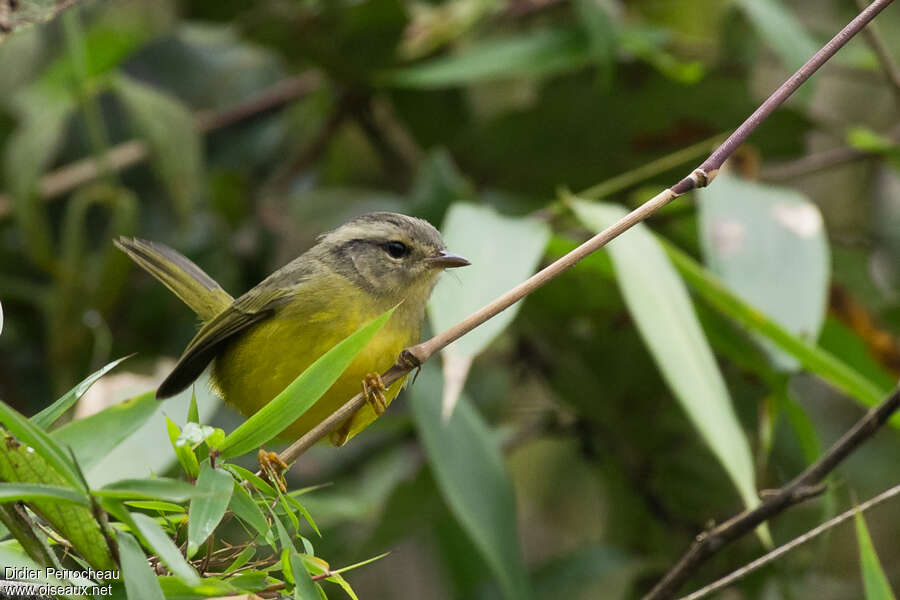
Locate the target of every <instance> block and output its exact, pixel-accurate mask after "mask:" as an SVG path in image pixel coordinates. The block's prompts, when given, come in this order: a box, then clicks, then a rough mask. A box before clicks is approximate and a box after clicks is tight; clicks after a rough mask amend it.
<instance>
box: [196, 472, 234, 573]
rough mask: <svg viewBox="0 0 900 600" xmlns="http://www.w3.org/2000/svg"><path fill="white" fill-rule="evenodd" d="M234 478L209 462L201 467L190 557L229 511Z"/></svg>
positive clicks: (197, 485)
mask: <svg viewBox="0 0 900 600" xmlns="http://www.w3.org/2000/svg"><path fill="white" fill-rule="evenodd" d="M233 481H234V479H232V477H231V475H229V474H228V473H226V472H225V471H223V470H222V469H213V468H212V467H210V466H209V463H208V462H207V463H203V465H202V466H201V467H200V476H199V477H197V483H196V484H195V486H196V488H197V493H198V495H197V497H195V498H194V499H193V500H191V506H190V508H189V509H188V547H187V556H188V558H190V557H192V556H193V555H194V554H196V553H197V549H198V548H199V547H200V544H202V543H203V542H205V541H206V538H208V537H209V534H211V533H212V532H213V530H214V529H215V528H216V525H218V524H219V521H221V520H222V517H223V516H224V515H225V510H226V509H227V508H228V502H229V500H231V492H232V490H233V487H234V486H233V483H232V482H233Z"/></svg>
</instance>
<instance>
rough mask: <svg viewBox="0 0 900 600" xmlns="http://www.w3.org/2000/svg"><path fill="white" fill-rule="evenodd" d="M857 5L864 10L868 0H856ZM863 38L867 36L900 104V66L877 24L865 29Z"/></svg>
mask: <svg viewBox="0 0 900 600" xmlns="http://www.w3.org/2000/svg"><path fill="white" fill-rule="evenodd" d="M856 5H857V6H858V7H859V9H860V10H862V9H864V8H865V7H866V0H856ZM863 36H865V38H866V41H867V42H868V43H869V47H870V48H872V51H873V52H874V53H875V56H877V57H878V62H880V63H881V68H882V69H883V70H884V76H885V78H887V81H888V85H890V87H891V91H892V92H894V96H896V97H897V102H900V66H898V65H897V63H896V62H895V61H894V59H893V58H892V57H891V53H890V52H889V51H888V47H887V44H885V43H884V39H883V38H882V37H881V32H880V31H879V30H878V27H876V25H875V23H872V24H870V25H869V26H868V27H866V28H865V29H863Z"/></svg>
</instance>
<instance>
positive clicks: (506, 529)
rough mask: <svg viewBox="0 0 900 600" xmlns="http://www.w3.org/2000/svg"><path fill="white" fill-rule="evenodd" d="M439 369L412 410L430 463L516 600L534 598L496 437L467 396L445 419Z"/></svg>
mask: <svg viewBox="0 0 900 600" xmlns="http://www.w3.org/2000/svg"><path fill="white" fill-rule="evenodd" d="M441 386H442V382H441V377H440V375H439V374H438V372H437V367H435V366H433V365H432V363H427V364H426V365H425V366H424V367H423V368H422V372H421V374H420V375H419V380H418V381H417V382H416V385H414V386H412V388H410V392H411V394H412V397H411V401H410V407H411V409H412V414H413V418H414V420H415V424H416V429H417V430H418V432H419V437H420V438H421V440H422V444H423V445H424V447H425V453H426V456H427V458H428V463H429V464H430V465H431V468H432V469H433V470H434V474H435V478H436V480H437V484H438V487H439V488H440V489H441V491H442V493H443V495H444V498H445V499H446V501H447V505H448V506H449V507H450V510H451V511H452V512H453V514H454V516H455V517H456V518H457V519H458V520H459V523H460V524H461V525H462V527H463V529H464V530H465V531H466V533H467V534H468V535H469V537H470V538H471V539H472V541H473V542H474V545H475V547H476V548H477V549H478V551H479V553H480V554H481V555H482V556H483V557H484V559H485V562H486V563H487V565H488V567H489V568H490V570H491V571H492V572H493V574H494V575H495V576H496V578H497V579H498V580H499V582H500V587H501V588H502V589H503V592H504V596H505V597H506V598H508V599H510V600H513V599H515V600H526V599H527V598H530V597H531V589H530V586H529V584H528V574H527V572H526V570H525V566H524V563H523V561H522V554H521V551H520V548H519V535H518V533H517V531H516V502H515V495H514V493H513V487H512V483H511V481H510V479H509V475H508V474H507V472H506V468H505V465H504V463H503V456H502V455H501V453H500V449H499V448H498V446H497V443H496V438H495V436H494V435H493V434H492V432H491V431H490V429H488V427H487V425H486V424H485V422H484V421H483V420H482V419H481V417H480V416H479V415H478V413H477V412H476V411H475V410H474V409H473V408H472V407H471V406H470V405H469V403H468V402H467V401H466V400H465V397H462V398H461V399H460V402H459V404H458V406H457V407H456V410H455V411H454V412H453V415H452V416H451V417H450V420H449V421H444V420H443V419H442V418H441V410H440V407H439V405H438V402H437V392H438V390H440V389H441Z"/></svg>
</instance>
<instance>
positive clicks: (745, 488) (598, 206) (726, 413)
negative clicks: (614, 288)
mask: <svg viewBox="0 0 900 600" xmlns="http://www.w3.org/2000/svg"><path fill="white" fill-rule="evenodd" d="M571 206H572V208H573V210H574V211H575V214H576V215H577V217H578V218H579V220H580V221H581V222H582V223H584V224H585V225H586V226H587V227H588V228H590V229H591V230H593V231H598V232H599V231H601V230H603V229H605V228H606V227H608V226H610V225H611V224H612V223H613V222H615V221H616V220H617V219H619V218H621V217H622V216H624V215H625V214H626V212H625V210H624V209H622V208H621V207H618V206H615V205H611V204H605V203H588V202H584V201H582V200H577V199H572V201H571ZM607 251H608V252H609V255H610V257H611V258H612V261H613V266H614V268H615V272H616V279H617V280H618V282H619V286H620V288H621V290H622V294H623V296H624V297H625V303H626V304H627V305H628V309H629V312H630V313H631V315H632V316H633V317H634V320H635V324H636V325H637V328H638V331H639V332H640V334H641V337H642V338H643V339H644V343H646V344H647V347H648V349H649V350H650V353H651V355H652V356H653V358H654V360H655V361H656V364H657V365H658V367H659V369H660V372H661V373H662V376H663V378H664V379H665V381H666V383H667V384H668V386H669V388H670V389H671V390H672V393H673V394H674V395H675V397H676V398H677V399H678V401H679V402H680V404H681V406H682V407H683V408H684V410H685V412H686V413H687V415H688V417H689V418H690V419H691V421H692V422H693V423H694V426H695V427H696V428H697V430H698V431H699V432H700V434H701V435H702V436H703V439H704V440H705V441H706V443H707V444H708V445H709V447H710V449H711V450H712V452H713V454H714V455H715V456H716V458H717V459H718V460H719V462H720V463H721V464H722V466H723V467H724V468H725V471H726V472H727V473H728V475H729V476H730V477H731V480H732V481H733V482H734V484H735V486H736V487H737V489H738V492H740V495H741V497H742V498H743V500H744V503H745V504H746V505H747V506H748V507H753V506H756V505H757V504H759V497H758V496H757V494H756V484H755V476H754V471H753V459H752V454H751V452H750V444H749V442H748V441H747V437H746V435H745V434H744V431H743V429H741V426H740V423H739V422H738V419H737V416H736V415H735V414H734V408H733V407H732V403H731V397H730V395H729V394H728V389H727V387H726V386H725V380H724V378H723V377H722V374H721V372H720V371H719V367H718V365H717V364H716V361H715V358H714V357H713V353H712V350H711V349H710V347H709V343H708V342H707V340H706V337H705V336H704V334H703V330H702V329H701V327H700V323H699V321H698V320H697V315H696V313H695V312H694V307H693V305H692V303H691V299H690V296H689V295H688V293H687V289H686V288H685V286H684V283H683V282H682V281H681V278H680V277H679V276H678V274H677V272H676V271H675V269H674V268H673V267H672V264H671V263H670V262H669V259H668V258H667V257H666V254H665V251H664V250H663V249H662V247H661V246H660V245H659V243H658V242H657V241H656V238H654V236H653V234H652V233H650V232H649V231H648V230H647V229H646V227H644V226H643V225H641V224H639V225H636V226H635V227H632V228H631V229H629V230H628V231H627V232H625V233H624V234H622V235H621V236H619V237H618V238H616V239H615V240H613V241H612V242H611V243H610V244H609V245H608V246H607Z"/></svg>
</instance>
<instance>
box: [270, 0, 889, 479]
mask: <svg viewBox="0 0 900 600" xmlns="http://www.w3.org/2000/svg"><path fill="white" fill-rule="evenodd" d="M892 1H893V0H875V2H873V3H872V4H871V5H869V6H868V7H867V8H866V9H865V10H863V11H862V12H861V13H860V14H859V15H857V16H856V18H854V19H853V20H852V21H851V22H850V23H849V24H848V25H847V26H846V27H844V28H843V29H842V30H841V31H840V32H839V33H838V34H837V35H836V36H834V38H832V39H831V41H829V42H828V43H827V44H825V46H823V47H822V48H821V49H820V50H819V51H818V52H816V53H815V55H814V56H813V57H812V58H811V59H809V60H808V61H807V62H806V64H804V65H803V66H802V67H800V69H798V70H797V72H796V73H794V74H793V75H792V76H791V77H790V79H788V80H787V81H785V82H784V83H783V84H781V86H779V87H778V89H776V90H775V91H774V92H773V93H772V95H771V96H769V97H768V98H767V99H766V101H765V102H763V103H762V104H761V105H760V107H759V108H757V109H756V111H754V112H753V114H752V115H750V117H748V118H747V120H746V121H744V122H743V123H742V124H741V126H740V127H738V128H737V129H736V130H735V131H734V133H732V134H731V135H730V136H729V137H728V139H726V140H725V141H724V142H723V143H722V144H721V145H720V146H719V147H718V148H716V149H715V150H714V151H713V153H712V154H711V155H710V156H709V158H707V159H706V160H705V161H703V163H702V164H701V165H700V166H699V167H698V168H697V169H695V170H694V171H693V172H692V173H691V174H690V175H688V176H687V177H685V178H684V179H682V180H681V181H679V182H678V183H676V184H675V185H674V186H672V187H671V188H668V189H666V190H663V191H662V192H660V193H659V194H657V195H656V196H654V197H653V198H651V199H650V200H648V201H647V202H645V203H644V204H642V205H641V206H639V207H637V208H636V209H634V210H633V211H631V212H630V213H628V214H627V215H625V216H624V217H622V218H621V219H619V220H618V221H617V222H615V223H613V224H612V225H611V226H609V227H607V228H606V229H604V230H603V231H601V232H600V233H598V234H597V235H595V236H594V237H592V238H591V239H589V240H588V241H586V242H585V243H583V244H582V245H580V246H578V247H577V248H576V249H574V250H572V251H571V252H569V253H568V254H566V255H565V256H563V257H561V258H559V259H558V260H556V261H554V262H553V263H551V264H550V265H548V266H547V267H544V268H543V269H542V270H540V271H538V272H537V273H535V274H534V275H532V276H531V277H529V278H528V279H526V280H525V281H523V282H522V283H520V284H519V285H517V286H516V287H514V288H513V289H511V290H509V291H508V292H506V293H505V294H503V295H502V296H500V297H499V298H497V299H496V300H494V301H493V302H491V303H490V304H488V305H487V306H484V307H483V308H481V309H480V310H478V311H476V312H474V313H473V314H471V315H469V316H468V317H466V318H465V319H463V320H462V321H460V322H459V323H457V324H456V325H454V326H453V327H450V328H449V329H447V330H446V331H443V332H441V333H439V334H438V335H436V336H434V337H433V338H431V339H429V340H427V341H425V342H422V343H421V344H417V345H415V346H412V347H410V348H407V349H406V350H404V351H403V352H402V353H401V355H400V357H399V358H398V360H397V362H396V363H395V364H394V366H392V367H391V368H390V369H388V371H387V372H385V373H384V374H383V375H382V376H381V377H382V380H383V381H384V384H385V385H386V386H390V385H391V384H392V383H394V382H396V381H397V380H398V379H401V378H403V377H404V376H405V375H406V374H407V373H409V372H410V371H412V370H413V369H414V368H416V367H418V366H420V365H421V364H422V363H424V362H425V361H426V360H428V359H429V358H430V357H431V356H432V355H433V354H434V353H435V352H437V351H439V350H441V349H442V348H444V347H445V346H447V345H448V344H450V343H451V342H453V341H454V340H457V339H459V338H460V337H462V336H463V335H465V334H466V333H468V332H470V331H472V330H473V329H475V328H476V327H478V326H479V325H481V324H482V323H484V322H485V321H488V320H489V319H491V318H493V317H495V316H496V315H498V314H499V313H501V312H503V311H504V310H506V309H507V308H509V307H510V306H512V305H513V304H515V303H516V302H518V301H519V300H521V299H522V298H524V297H525V296H527V295H528V294H530V293H532V292H533V291H535V290H536V289H538V288H539V287H541V286H543V285H544V284H546V283H547V282H549V281H551V280H552V279H554V278H555V277H557V276H559V275H560V274H561V273H562V272H563V271H566V270H567V269H569V268H571V267H573V266H574V265H576V264H577V263H578V262H579V261H581V260H582V259H583V258H585V257H586V256H588V255H589V254H591V253H592V252H595V251H597V250H599V249H600V248H602V247H603V246H605V245H606V244H608V243H609V242H610V241H611V240H613V239H615V238H616V237H617V236H619V235H620V234H622V233H623V232H625V231H627V230H628V229H629V228H631V227H633V226H634V225H635V224H637V223H640V222H641V221H643V220H644V219H646V218H647V217H649V216H650V215H652V214H654V213H655V212H656V211H658V210H659V209H660V208H662V207H663V206H665V205H666V204H668V203H669V202H671V201H672V200H674V199H675V198H677V197H678V196H681V195H682V194H685V193H687V192H689V191H691V190H693V189H695V188H699V187H705V186H707V185H709V183H710V182H711V181H712V180H713V178H714V177H715V176H716V173H718V171H719V168H720V167H721V166H722V163H724V162H725V159H727V158H728V157H729V156H731V154H732V153H733V152H734V151H735V150H736V149H737V147H738V146H739V145H740V144H741V143H743V142H744V140H746V139H747V137H748V136H749V135H750V134H751V133H752V132H753V131H754V130H755V129H756V128H757V127H758V126H759V125H760V123H762V122H763V121H764V120H765V119H766V118H767V117H768V116H769V115H770V114H772V112H773V111H774V110H775V109H776V108H778V106H779V105H781V103H782V102H784V101H785V100H786V99H787V98H788V97H789V96H790V95H791V94H792V93H794V91H796V90H797V88H798V87H800V85H801V84H802V83H803V82H804V81H806V80H807V79H809V77H810V76H811V75H812V74H813V73H814V72H815V71H816V70H817V69H818V68H819V67H821V66H822V65H823V64H825V62H826V61H827V60H828V59H829V58H831V57H832V56H834V54H835V53H836V52H837V51H838V50H839V49H840V48H841V47H842V46H843V45H844V44H846V43H847V42H848V41H849V40H850V38H852V37H853V36H854V35H856V34H857V33H858V32H859V30H860V29H862V28H863V27H865V25H866V24H867V23H868V22H869V21H871V20H872V19H873V18H875V15H877V14H878V13H879V12H881V11H882V10H884V8H885V7H887V5H888V4H890V3H891V2H892ZM364 403H365V397H364V396H363V394H362V393H359V394H357V395H356V396H354V397H353V398H351V399H350V400H348V401H347V403H346V404H344V405H343V406H342V407H341V408H340V409H338V410H337V412H335V413H332V415H331V416H329V417H328V418H327V419H325V420H324V421H322V422H321V423H319V424H318V425H317V426H316V427H314V428H313V429H312V430H310V431H309V432H307V433H306V434H305V435H304V436H303V437H301V438H300V439H299V440H297V441H296V442H294V443H293V444H291V445H290V446H289V447H288V448H287V449H286V450H285V451H284V452H282V453H281V458H282V460H284V462H286V463H288V464H291V463H292V462H294V461H295V460H297V457H299V456H300V455H301V454H302V453H303V452H305V451H306V450H307V449H308V448H309V447H310V446H312V445H313V444H315V443H316V442H318V441H319V440H320V439H322V438H323V437H324V436H325V435H327V434H328V433H329V432H330V431H331V430H332V429H334V428H335V427H337V426H338V425H339V424H340V423H342V422H343V421H344V419H346V418H347V417H349V416H350V415H352V414H353V413H355V412H356V411H357V410H359V409H360V408H361V407H362V406H363V404H364Z"/></svg>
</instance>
